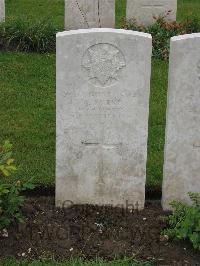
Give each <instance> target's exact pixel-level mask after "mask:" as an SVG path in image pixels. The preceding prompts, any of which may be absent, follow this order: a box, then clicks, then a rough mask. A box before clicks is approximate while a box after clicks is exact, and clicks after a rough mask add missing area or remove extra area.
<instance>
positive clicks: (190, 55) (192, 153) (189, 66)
mask: <svg viewBox="0 0 200 266" xmlns="http://www.w3.org/2000/svg"><path fill="white" fill-rule="evenodd" d="M188 192H200V33H199V34H191V35H183V36H178V37H173V38H172V39H171V50H170V70H169V91H168V111H167V128H166V143H165V164H164V181H163V199H162V204H163V208H164V209H165V210H167V209H169V208H170V207H169V202H171V201H172V200H180V201H183V202H187V203H190V200H189V196H188V194H187V193H188Z"/></svg>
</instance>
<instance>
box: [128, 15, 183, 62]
mask: <svg viewBox="0 0 200 266" xmlns="http://www.w3.org/2000/svg"><path fill="white" fill-rule="evenodd" d="M168 15H169V12H168V13H167V14H166V15H164V16H160V17H154V20H155V23H153V24H152V25H150V26H146V27H145V26H142V25H137V23H136V21H135V20H130V21H128V22H127V23H126V22H125V23H124V27H125V28H126V29H129V30H136V31H142V32H146V33H149V34H151V35H152V42H153V52H152V53H153V57H154V58H156V59H168V56H169V46H170V38H171V37H173V36H176V35H180V34H184V33H186V29H184V27H183V25H182V24H181V23H178V22H176V21H173V22H167V21H166V17H167V16H168Z"/></svg>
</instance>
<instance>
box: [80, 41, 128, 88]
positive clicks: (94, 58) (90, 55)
mask: <svg viewBox="0 0 200 266" xmlns="http://www.w3.org/2000/svg"><path fill="white" fill-rule="evenodd" d="M125 66H126V62H125V58H124V55H123V54H122V52H121V51H120V50H119V49H118V48H117V47H115V46H114V45H112V44H108V43H99V44H95V45H93V46H91V47H89V48H88V49H87V51H86V52H85V54H84V56H83V59H82V70H83V72H84V74H85V76H86V77H87V80H88V81H89V82H90V83H92V84H93V85H95V86H101V87H106V86H110V85H113V84H114V83H116V82H117V81H118V80H119V77H120V72H121V70H122V69H123V68H124V67H125Z"/></svg>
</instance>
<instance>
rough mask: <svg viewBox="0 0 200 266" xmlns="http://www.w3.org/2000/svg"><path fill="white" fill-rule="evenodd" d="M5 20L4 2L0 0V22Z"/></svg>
mask: <svg viewBox="0 0 200 266" xmlns="http://www.w3.org/2000/svg"><path fill="white" fill-rule="evenodd" d="M4 20H5V1H4V0H0V22H2V21H4Z"/></svg>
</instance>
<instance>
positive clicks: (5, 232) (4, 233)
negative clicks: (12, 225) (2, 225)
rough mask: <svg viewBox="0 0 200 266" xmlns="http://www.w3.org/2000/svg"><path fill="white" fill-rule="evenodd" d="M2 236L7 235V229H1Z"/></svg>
mask: <svg viewBox="0 0 200 266" xmlns="http://www.w3.org/2000/svg"><path fill="white" fill-rule="evenodd" d="M2 236H3V237H8V231H7V229H3V230H2Z"/></svg>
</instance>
